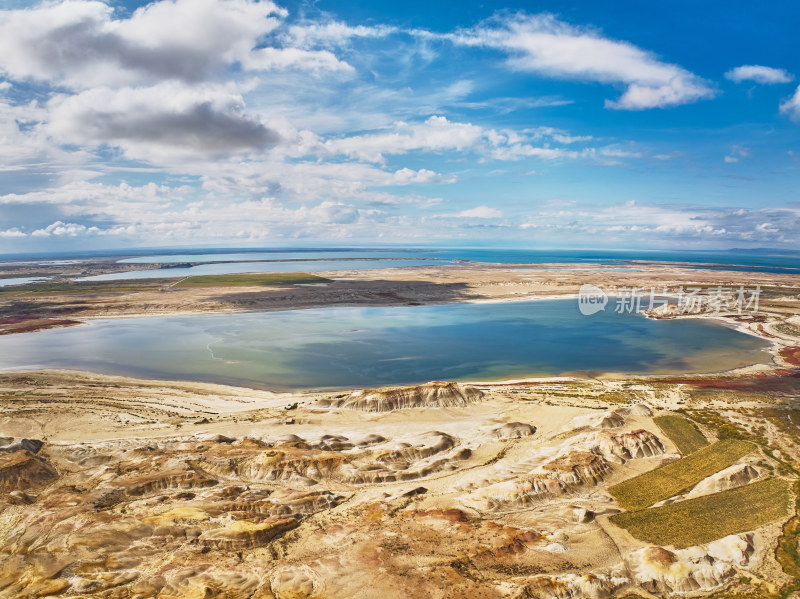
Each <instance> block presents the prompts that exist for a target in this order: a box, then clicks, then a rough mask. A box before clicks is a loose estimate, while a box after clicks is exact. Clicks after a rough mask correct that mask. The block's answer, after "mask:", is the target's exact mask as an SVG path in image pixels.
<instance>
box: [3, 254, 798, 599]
mask: <svg viewBox="0 0 800 599" xmlns="http://www.w3.org/2000/svg"><path fill="white" fill-rule="evenodd" d="M564 266H565V265H558V267H557V268H556V267H555V266H552V267H551V265H537V267H536V268H531V267H530V266H528V267H525V268H523V267H515V266H513V265H512V266H509V265H502V266H501V265H470V264H456V265H447V266H444V265H443V266H431V267H424V268H408V269H403V268H398V269H385V270H381V269H377V270H370V271H347V272H344V271H339V272H322V273H316V274H317V275H319V276H320V277H322V278H323V280H321V281H316V282H303V283H296V282H289V281H284V282H281V283H276V284H274V285H269V284H268V285H252V286H248V285H236V286H227V285H224V284H221V285H220V284H209V285H208V286H202V285H201V286H181V285H180V284H176V283H177V282H176V281H175V280H171V279H153V280H148V281H137V282H128V281H124V282H123V281H116V282H109V283H107V284H105V283H104V284H91V285H90V284H78V283H71V282H69V280H68V275H70V274H74V273H64V275H63V276H64V280H63V281H61V282H56V283H50V284H45V285H41V286H39V287H37V286H26V287H25V288H17V289H15V290H13V291H12V290H10V289H11V288H8V289H9V290H3V291H2V293H0V311H1V312H0V313H1V314H2V317H1V318H0V323H2V324H0V326H2V327H3V332H4V333H5V334H10V335H13V334H17V333H19V332H23V331H31V330H36V329H40V328H49V327H52V326H64V325H74V326H80V325H81V322H82V321H83V320H85V319H91V318H96V317H105V318H107V317H111V316H119V317H133V316H142V315H146V316H154V315H159V314H173V313H191V312H216V311H219V312H223V311H242V310H253V311H256V310H259V311H260V310H285V309H296V308H304V307H311V306H314V307H320V306H330V305H408V304H426V303H452V302H466V301H469V302H477V301H512V300H521V299H535V298H542V297H547V298H561V297H563V298H574V297H575V295H576V294H577V292H578V288H579V287H580V286H581V285H583V284H587V283H588V284H594V285H599V286H602V287H603V288H604V289H607V290H609V292H610V293H614V292H618V293H619V292H621V291H622V290H624V289H630V288H634V287H636V288H647V289H649V288H651V287H656V288H658V289H662V288H665V287H666V288H667V289H668V290H670V291H674V290H676V289H677V288H678V287H681V286H683V287H689V286H701V287H703V288H711V287H716V286H724V287H728V288H736V287H739V286H741V285H746V286H752V285H753V284H754V283H756V282H757V283H758V284H759V285H760V287H761V296H760V304H759V310H758V312H757V313H755V314H753V313H745V314H738V313H736V312H731V311H726V310H721V311H719V312H717V311H716V310H713V311H712V310H710V309H706V310H704V311H703V313H702V314H699V315H698V314H693V315H691V316H692V317H703V318H713V319H716V320H719V321H721V322H724V323H727V325H728V326H734V327H737V328H739V329H740V330H742V331H745V332H748V333H749V334H753V335H756V336H759V337H761V338H764V339H766V340H768V341H769V342H770V344H771V346H770V351H769V352H765V353H764V361H763V363H761V364H755V365H751V366H748V367H746V368H742V369H738V370H735V371H729V372H716V373H713V372H710V373H705V374H701V375H681V376H669V377H666V376H656V375H653V376H637V377H631V376H621V375H618V374H615V373H582V374H580V375H578V374H574V375H569V376H558V377H550V378H546V379H545V378H538V379H520V380H514V381H503V382H497V381H491V382H489V381H462V382H461V383H454V382H447V381H444V382H443V381H439V382H435V381H432V382H430V383H426V384H422V385H414V386H407V387H394V388H380V389H366V390H353V389H342V390H338V391H326V392H319V391H316V392H311V391H302V390H300V391H291V392H282V391H281V392H279V391H269V390H263V389H259V390H255V389H248V388H240V387H226V386H221V385H213V384H205V383H197V382H192V381H185V382H181V381H153V380H137V379H132V378H124V377H111V376H104V375H100V374H93V373H84V372H73V371H64V370H49V371H33V372H3V373H0V436H2V439H0V597H4V598H12V597H13V598H17V597H43V598H44V597H65V598H66V597H72V598H78V597H83V598H89V597H91V598H95V597H96V598H109V599H110V598H120V599H122V598H128V597H130V598H133V597H137V598H140V599H145V598H158V599H166V598H170V599H172V598H175V599H177V598H186V599H188V598H198V599H199V598H212V597H213V598H219V599H222V598H225V599H239V598H241V599H261V598H263V599H267V598H270V599H271V598H275V599H290V598H291V599H300V598H318V599H322V598H328V597H331V598H334V597H336V598H375V597H381V598H386V599H389V598H440V597H441V598H444V597H452V598H498V599H499V598H508V599H511V598H534V597H535V598H548V599H549V598H553V597H557V598H577V597H588V598H601V597H654V596H655V597H673V596H687V597H695V596H702V597H711V596H713V597H789V596H793V595H794V594H796V593H798V592H799V591H800V582H798V581H800V559H799V558H798V539H800V517H799V516H798V513H797V501H798V498H799V496H798V489H799V488H800V486H799V485H798V475H799V474H800V470H799V469H800V429H798V423H800V409H798V405H797V401H798V395H800V370H799V369H800V316H798V314H800V276H797V275H789V274H769V273H758V274H757V275H754V274H753V273H750V272H740V271H732V270H731V271H728V270H711V269H692V270H690V269H686V268H680V267H678V266H676V265H672V264H659V263H639V264H635V265H632V267H635V270H634V269H633V268H632V269H629V270H614V271H606V270H602V269H600V268H596V269H593V270H586V269H580V270H568V269H565V267H564ZM70 268H73V267H70ZM80 268H82V269H84V270H85V269H87V268H90V269H91V268H95V269H96V270H102V269H103V268H111V267H110V266H105V265H103V264H100V265H97V266H92V265H89V266H86V265H82V266H81V267H80ZM96 270H95V271H91V272H96ZM756 279H757V281H756ZM652 316H654V317H662V318H672V317H683V316H679V315H675V314H673V313H670V311H669V310H662V311H661V313H657V314H654V315H652ZM33 334H35V333H33Z"/></svg>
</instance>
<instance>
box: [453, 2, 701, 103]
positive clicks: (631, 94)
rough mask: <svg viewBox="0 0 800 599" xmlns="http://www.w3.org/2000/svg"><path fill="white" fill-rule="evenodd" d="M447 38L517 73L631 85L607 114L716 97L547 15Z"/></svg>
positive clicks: (647, 56) (682, 75) (627, 47)
mask: <svg viewBox="0 0 800 599" xmlns="http://www.w3.org/2000/svg"><path fill="white" fill-rule="evenodd" d="M449 37H450V39H452V40H453V41H454V42H455V43H458V44H465V45H471V46H485V47H491V48H497V49H501V50H504V51H505V52H507V53H508V55H509V57H508V65H509V66H510V67H511V68H512V69H514V70H517V71H526V72H531V73H537V74H540V75H544V76H548V77H554V78H565V79H577V80H585V81H597V82H600V83H611V84H615V83H621V84H625V85H627V86H628V88H627V89H626V91H625V92H624V93H623V94H622V96H621V97H620V98H619V99H618V100H607V101H606V106H607V107H609V108H617V109H624V110H641V109H646V108H665V107H669V106H678V105H681V104H689V103H692V102H696V101H698V100H702V99H706V98H711V97H713V96H714V95H715V92H714V90H713V89H712V88H711V87H710V86H709V84H708V83H707V82H706V81H704V80H703V79H701V78H700V77H698V76H697V75H694V74H693V73H691V72H689V71H687V70H686V69H683V68H682V67H680V66H677V65H674V64H669V63H667V62H664V61H662V60H660V59H659V58H658V57H657V56H656V55H655V54H653V53H652V52H649V51H647V50H642V49H641V48H638V47H636V46H635V45H633V44H631V43H629V42H626V41H618V40H613V39H610V38H607V37H604V36H603V35H601V34H600V33H599V32H597V31H596V30H594V29H590V28H586V27H578V26H574V25H570V24H568V23H565V22H563V21H560V20H558V19H557V18H555V17H554V16H553V15H549V14H540V15H524V14H519V15H515V16H513V17H506V18H500V19H495V20H492V21H490V22H487V23H485V24H484V25H481V26H479V27H476V28H473V29H467V30H464V31H462V32H460V33H458V34H454V35H452V36H449Z"/></svg>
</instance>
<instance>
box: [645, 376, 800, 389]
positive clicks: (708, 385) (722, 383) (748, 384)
mask: <svg viewBox="0 0 800 599" xmlns="http://www.w3.org/2000/svg"><path fill="white" fill-rule="evenodd" d="M658 382H659V383H668V384H671V385H691V386H692V387H699V388H703V389H725V390H729V391H745V392H749V393H779V394H780V393H797V391H798V387H800V372H798V371H794V370H774V371H773V372H772V373H770V374H757V375H753V376H749V377H728V378H717V379H659V380H658Z"/></svg>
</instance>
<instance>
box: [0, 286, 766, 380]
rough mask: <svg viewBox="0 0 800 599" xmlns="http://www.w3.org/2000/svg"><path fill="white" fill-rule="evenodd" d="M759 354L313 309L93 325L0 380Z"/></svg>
mask: <svg viewBox="0 0 800 599" xmlns="http://www.w3.org/2000/svg"><path fill="white" fill-rule="evenodd" d="M766 347H767V343H766V342H765V341H763V340H761V339H758V338H755V337H752V336H749V335H745V334H743V333H740V332H738V331H735V330H733V329H730V328H727V327H725V326H722V325H719V324H716V323H713V322H709V321H703V320H664V321H657V320H649V319H646V318H644V317H641V316H637V315H633V314H616V313H614V312H613V311H610V310H609V311H607V312H601V313H598V314H595V315H593V316H590V317H587V316H581V315H580V313H579V312H578V309H577V302H576V301H574V300H556V301H535V302H520V303H504V304H455V305H444V306H413V307H406V306H398V307H390V308H377V307H370V308H321V309H311V310H295V311H288V312H267V313H244V314H213V315H194V316H176V317H158V318H136V319H109V320H96V321H92V322H90V323H89V324H88V325H86V326H79V327H73V328H67V329H52V330H47V331H42V332H38V333H26V334H19V335H8V336H2V337H0V368H2V369H29V368H37V367H48V368H70V369H81V370H90V371H95V372H103V373H108V374H120V375H129V376H140V377H150V378H165V379H185V380H200V381H210V382H218V383H229V384H238V385H245V386H255V387H266V388H275V389H293V388H352V387H366V386H375V385H391V384H410V383H417V382H423V381H429V380H436V379H446V380H499V379H508V378H517V377H526V376H544V375H547V376H550V375H558V374H562V373H565V372H570V371H578V370H580V371H600V372H620V373H631V374H656V373H665V374H666V373H670V374H674V373H696V372H709V371H720V370H727V369H732V368H736V367H740V366H745V365H748V364H752V363H756V362H761V361H763V360H765V359H767V358H768V355H767V354H766V353H765V352H764V349H765V348H766Z"/></svg>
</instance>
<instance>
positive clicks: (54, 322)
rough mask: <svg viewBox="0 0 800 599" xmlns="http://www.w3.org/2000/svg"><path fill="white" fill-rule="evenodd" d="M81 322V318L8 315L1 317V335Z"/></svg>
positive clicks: (73, 324) (69, 325)
mask: <svg viewBox="0 0 800 599" xmlns="http://www.w3.org/2000/svg"><path fill="white" fill-rule="evenodd" d="M77 324H81V321H80V320H70V319H67V318H26V317H25V316H6V317H3V318H0V335H12V334H14V333H32V332H34V331H43V330H45V329H54V328H57V327H71V326H75V325H77Z"/></svg>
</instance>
